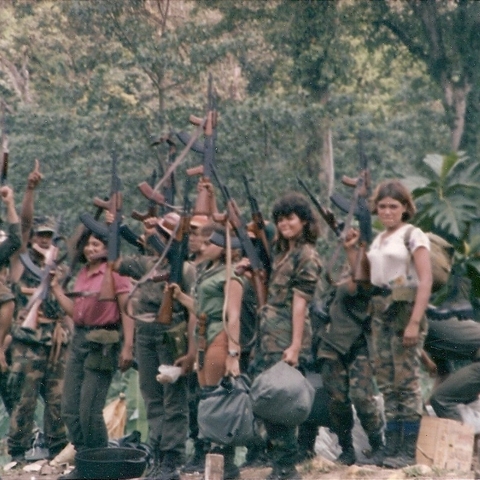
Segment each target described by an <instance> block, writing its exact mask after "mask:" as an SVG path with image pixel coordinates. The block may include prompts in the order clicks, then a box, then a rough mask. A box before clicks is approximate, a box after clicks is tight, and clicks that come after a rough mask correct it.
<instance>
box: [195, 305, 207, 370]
mask: <svg viewBox="0 0 480 480" xmlns="http://www.w3.org/2000/svg"><path fill="white" fill-rule="evenodd" d="M206 335H207V315H206V314H205V313H201V314H200V315H199V317H198V344H197V349H198V369H199V370H202V369H203V365H204V363H205V350H206V348H207V340H206V338H205V337H206Z"/></svg>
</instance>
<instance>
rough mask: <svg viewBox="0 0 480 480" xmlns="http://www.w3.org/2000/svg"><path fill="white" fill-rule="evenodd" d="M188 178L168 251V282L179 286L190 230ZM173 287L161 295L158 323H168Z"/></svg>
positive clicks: (171, 307)
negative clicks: (181, 207)
mask: <svg viewBox="0 0 480 480" xmlns="http://www.w3.org/2000/svg"><path fill="white" fill-rule="evenodd" d="M189 183H190V182H189V178H188V177H187V180H186V182H185V190H184V193H183V214H182V216H181V218H180V223H179V224H178V226H177V228H176V230H174V232H173V234H172V235H173V236H174V237H173V242H172V244H171V246H170V250H169V251H168V258H169V263H170V274H169V283H176V284H177V285H179V286H181V284H182V278H183V265H184V263H185V260H186V259H187V256H188V232H189V230H190V202H189V200H188V191H189ZM173 302H174V298H173V289H171V288H169V289H168V290H167V291H166V292H165V293H164V295H163V299H162V304H161V305H160V309H159V311H158V315H157V320H158V322H159V323H163V324H170V323H171V322H172V313H173Z"/></svg>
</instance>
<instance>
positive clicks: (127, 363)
mask: <svg viewBox="0 0 480 480" xmlns="http://www.w3.org/2000/svg"><path fill="white" fill-rule="evenodd" d="M127 302H128V292H125V293H119V294H117V303H118V308H119V310H120V317H121V320H122V330H123V344H122V350H121V352H120V359H119V368H120V370H121V371H122V372H125V371H126V370H128V369H129V368H130V367H131V366H132V361H133V338H134V331H135V324H134V321H133V319H132V317H130V315H128V313H127Z"/></svg>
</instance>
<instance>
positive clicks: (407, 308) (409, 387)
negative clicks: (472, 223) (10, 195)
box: [345, 180, 432, 468]
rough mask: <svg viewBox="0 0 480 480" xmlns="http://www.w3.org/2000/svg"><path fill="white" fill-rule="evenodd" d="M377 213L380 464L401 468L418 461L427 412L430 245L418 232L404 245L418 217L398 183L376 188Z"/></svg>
mask: <svg viewBox="0 0 480 480" xmlns="http://www.w3.org/2000/svg"><path fill="white" fill-rule="evenodd" d="M372 204H373V213H376V214H378V218H379V220H380V222H381V223H382V224H383V226H384V227H385V230H384V231H383V232H382V233H380V234H379V235H378V236H377V237H376V238H375V239H374V241H373V242H372V245H371V246H370V249H369V251H368V253H367V256H368V261H369V264H370V282H371V283H372V285H373V291H372V293H373V297H372V340H373V354H374V361H375V376H376V380H377V384H378V387H379V389H380V391H381V393H382V394H383V399H384V404H385V418H386V421H387V425H386V431H385V436H386V445H385V447H384V449H383V452H381V454H380V455H378V463H379V464H380V463H381V464H382V465H383V466H386V467H391V468H402V467H404V466H406V465H411V464H413V463H415V448H416V441H417V437H418V430H419V427H420V419H421V415H422V411H423V404H422V395H421V390H420V362H421V355H422V349H423V344H424V340H425V336H426V333H427V321H426V317H425V309H426V307H427V305H428V301H429V298H430V293H431V288H432V273H431V265H430V255H429V250H430V243H429V240H428V237H427V236H426V235H425V233H424V232H422V230H420V229H419V228H414V229H413V230H412V231H411V235H410V241H409V244H408V246H407V245H406V244H405V236H406V231H407V230H408V229H410V227H409V225H408V223H406V222H407V221H408V220H409V219H411V218H412V217H413V215H414V213H415V205H414V203H413V200H412V197H411V195H410V193H409V191H408V190H407V189H406V188H405V186H404V185H402V184H401V183H400V182H399V181H398V180H387V181H385V182H382V183H381V184H380V185H378V186H377V188H376V190H375V192H374V194H373V198H372ZM356 240H358V232H355V231H353V230H352V231H350V232H348V234H347V238H346V243H345V246H346V248H347V249H348V252H349V260H350V263H351V264H352V265H353V264H354V263H353V262H354V261H355V256H356V255H355V245H356Z"/></svg>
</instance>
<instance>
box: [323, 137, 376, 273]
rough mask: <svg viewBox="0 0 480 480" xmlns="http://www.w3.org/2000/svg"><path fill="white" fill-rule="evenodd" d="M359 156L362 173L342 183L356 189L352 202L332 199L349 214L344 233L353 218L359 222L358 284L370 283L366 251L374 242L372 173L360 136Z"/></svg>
mask: <svg viewBox="0 0 480 480" xmlns="http://www.w3.org/2000/svg"><path fill="white" fill-rule="evenodd" d="M358 155H359V166H360V172H359V174H358V177H357V178H350V177H347V176H343V177H342V183H343V184H344V185H347V186H348V187H352V188H354V192H353V197H352V200H351V201H350V202H349V201H348V200H347V199H345V198H344V197H343V196H342V195H340V194H338V193H334V194H333V195H332V196H331V197H330V199H331V200H332V202H333V203H334V204H335V205H336V206H337V207H338V208H340V209H341V210H342V211H344V212H346V213H347V219H346V221H345V228H344V231H345V232H346V231H348V229H349V228H350V225H351V221H352V217H353V216H354V215H355V217H356V218H357V220H358V223H359V228H360V239H359V248H358V252H357V259H356V262H355V268H354V271H353V279H354V280H355V281H357V282H368V281H370V269H369V264H368V261H367V259H366V250H367V247H368V245H369V244H370V243H371V241H372V236H373V234H372V219H371V214H370V208H369V206H368V198H369V196H370V172H369V170H368V159H367V156H366V155H365V152H364V150H363V141H362V135H361V134H359V136H358Z"/></svg>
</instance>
